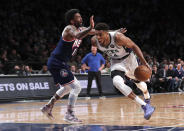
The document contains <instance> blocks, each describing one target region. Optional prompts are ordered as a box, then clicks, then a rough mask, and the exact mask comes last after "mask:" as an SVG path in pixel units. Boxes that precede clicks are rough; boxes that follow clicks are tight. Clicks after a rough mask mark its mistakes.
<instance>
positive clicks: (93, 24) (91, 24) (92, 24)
mask: <svg viewBox="0 0 184 131" xmlns="http://www.w3.org/2000/svg"><path fill="white" fill-rule="evenodd" d="M93 18H94V15H92V16H91V17H90V27H91V29H93V28H94V26H95V23H94V20H93Z"/></svg>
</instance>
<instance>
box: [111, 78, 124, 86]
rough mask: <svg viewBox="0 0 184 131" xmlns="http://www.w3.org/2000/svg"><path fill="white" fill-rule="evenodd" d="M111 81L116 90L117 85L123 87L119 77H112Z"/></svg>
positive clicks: (122, 81)
mask: <svg viewBox="0 0 184 131" xmlns="http://www.w3.org/2000/svg"><path fill="white" fill-rule="evenodd" d="M112 81H113V85H114V86H115V87H116V88H118V87H119V85H123V84H124V80H123V78H122V77H121V76H119V75H116V76H114V77H113V79H112Z"/></svg>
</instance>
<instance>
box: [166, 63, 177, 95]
mask: <svg viewBox="0 0 184 131" xmlns="http://www.w3.org/2000/svg"><path fill="white" fill-rule="evenodd" d="M170 63H171V64H169V69H168V71H167V80H168V82H169V85H168V86H167V87H168V91H170V92H172V91H176V90H177V89H176V86H175V82H176V80H175V79H174V78H175V69H174V67H173V64H172V62H170Z"/></svg>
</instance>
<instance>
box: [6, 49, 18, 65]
mask: <svg viewBox="0 0 184 131" xmlns="http://www.w3.org/2000/svg"><path fill="white" fill-rule="evenodd" d="M8 58H9V60H11V61H14V62H19V61H21V56H20V55H19V54H18V53H17V51H16V49H12V50H11V53H10V54H9V56H8Z"/></svg>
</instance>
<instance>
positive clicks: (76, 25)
mask: <svg viewBox="0 0 184 131" xmlns="http://www.w3.org/2000/svg"><path fill="white" fill-rule="evenodd" d="M82 25H83V24H82V23H75V27H77V28H79V27H82Z"/></svg>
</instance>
